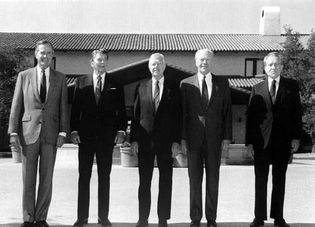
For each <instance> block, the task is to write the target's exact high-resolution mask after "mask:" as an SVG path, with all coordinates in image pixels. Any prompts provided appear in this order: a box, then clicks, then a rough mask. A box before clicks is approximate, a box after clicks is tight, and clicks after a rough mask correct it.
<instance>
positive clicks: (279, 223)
mask: <svg viewBox="0 0 315 227" xmlns="http://www.w3.org/2000/svg"><path fill="white" fill-rule="evenodd" d="M274 226H276V227H290V225H289V224H288V223H286V221H285V220H284V219H283V218H281V219H275V222H274Z"/></svg>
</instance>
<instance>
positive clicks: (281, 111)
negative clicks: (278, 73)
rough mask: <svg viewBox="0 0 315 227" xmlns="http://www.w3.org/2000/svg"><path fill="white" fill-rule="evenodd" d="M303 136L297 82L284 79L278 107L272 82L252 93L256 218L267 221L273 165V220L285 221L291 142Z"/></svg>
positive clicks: (250, 118)
mask: <svg viewBox="0 0 315 227" xmlns="http://www.w3.org/2000/svg"><path fill="white" fill-rule="evenodd" d="M300 135H301V103H300V97H299V88H298V84H297V82H296V81H294V80H291V79H287V78H284V77H281V79H280V83H279V88H278V92H277V95H276V101H275V104H272V101H271V98H270V95H269V88H268V80H267V79H266V80H265V81H263V82H261V83H259V84H257V85H255V86H254V87H253V89H252V93H251V97H250V101H249V105H248V110H247V131H246V143H247V144H252V145H253V148H254V165H255V176H256V177H255V191H256V193H255V217H256V218H257V219H259V220H266V219H267V198H266V197H267V181H268V173H269V164H272V165H273V167H272V176H273V187H272V199H271V214H270V216H271V218H275V219H282V218H283V203H284V192H285V175H286V170H287V165H288V161H289V159H290V156H291V141H292V139H299V138H300Z"/></svg>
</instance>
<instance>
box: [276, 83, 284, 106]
mask: <svg viewBox="0 0 315 227" xmlns="http://www.w3.org/2000/svg"><path fill="white" fill-rule="evenodd" d="M284 94H285V78H280V82H279V88H278V91H277V94H276V101H275V103H278V102H280V101H281V99H282V97H283V96H284Z"/></svg>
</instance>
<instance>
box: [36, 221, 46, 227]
mask: <svg viewBox="0 0 315 227" xmlns="http://www.w3.org/2000/svg"><path fill="white" fill-rule="evenodd" d="M35 226H36V227H49V225H48V223H47V222H46V221H45V220H44V221H37V222H36V224H35Z"/></svg>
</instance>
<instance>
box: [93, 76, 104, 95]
mask: <svg viewBox="0 0 315 227" xmlns="http://www.w3.org/2000/svg"><path fill="white" fill-rule="evenodd" d="M105 74H106V73H103V74H102V75H101V78H102V87H101V91H103V87H104V83H105V76H106V75H105ZM97 77H98V75H96V73H95V72H93V86H94V92H95V89H96V85H97Z"/></svg>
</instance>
